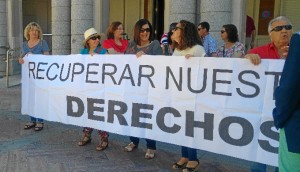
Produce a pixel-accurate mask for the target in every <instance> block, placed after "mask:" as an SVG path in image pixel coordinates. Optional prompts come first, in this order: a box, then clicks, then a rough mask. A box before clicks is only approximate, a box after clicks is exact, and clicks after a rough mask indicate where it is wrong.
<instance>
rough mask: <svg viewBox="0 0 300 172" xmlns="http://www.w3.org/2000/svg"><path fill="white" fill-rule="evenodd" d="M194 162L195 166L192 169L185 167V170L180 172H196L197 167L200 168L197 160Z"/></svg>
mask: <svg viewBox="0 0 300 172" xmlns="http://www.w3.org/2000/svg"><path fill="white" fill-rule="evenodd" d="M189 162H192V161H189ZM195 162H197V165H196V166H194V167H187V166H185V168H184V169H183V170H182V172H190V171H198V170H199V167H200V163H199V160H198V159H197V160H196V161H195Z"/></svg>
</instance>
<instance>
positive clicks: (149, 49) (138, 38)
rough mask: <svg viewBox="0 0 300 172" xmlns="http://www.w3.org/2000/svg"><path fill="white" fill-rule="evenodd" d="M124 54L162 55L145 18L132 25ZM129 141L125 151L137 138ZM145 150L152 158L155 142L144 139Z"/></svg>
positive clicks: (128, 150) (133, 145) (131, 147)
mask: <svg viewBox="0 0 300 172" xmlns="http://www.w3.org/2000/svg"><path fill="white" fill-rule="evenodd" d="M125 54H135V55H136V56H137V57H138V58H139V57H141V56H142V55H146V54H147V55H162V49H161V47H160V44H159V42H158V41H157V40H153V30H152V25H151V24H150V22H149V21H148V20H146V19H140V20H139V21H137V22H136V24H135V26H134V38H133V41H131V42H130V43H129V45H128V47H127V49H126V51H125ZM130 141H131V143H129V144H128V145H127V146H126V147H125V151H126V152H131V151H133V150H134V149H136V148H137V147H138V144H139V138H137V137H130ZM146 142H147V151H146V154H145V158H146V159H152V158H154V153H155V150H156V142H155V141H154V140H150V139H146Z"/></svg>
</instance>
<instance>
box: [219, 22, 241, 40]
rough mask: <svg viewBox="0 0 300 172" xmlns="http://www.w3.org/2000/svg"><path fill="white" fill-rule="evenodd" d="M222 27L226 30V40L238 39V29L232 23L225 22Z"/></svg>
mask: <svg viewBox="0 0 300 172" xmlns="http://www.w3.org/2000/svg"><path fill="white" fill-rule="evenodd" d="M223 28H224V29H225V31H226V32H227V37H228V41H229V42H232V43H235V42H238V41H239V36H238V30H237V28H236V26H235V25H233V24H225V25H223Z"/></svg>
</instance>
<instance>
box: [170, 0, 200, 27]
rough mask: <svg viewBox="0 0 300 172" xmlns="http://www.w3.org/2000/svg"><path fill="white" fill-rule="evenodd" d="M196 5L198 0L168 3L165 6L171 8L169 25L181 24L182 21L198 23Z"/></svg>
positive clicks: (175, 0) (174, 0) (179, 0)
mask: <svg viewBox="0 0 300 172" xmlns="http://www.w3.org/2000/svg"><path fill="white" fill-rule="evenodd" d="M196 4H197V0H184V1H182V0H170V1H166V4H165V5H166V6H169V7H168V8H169V23H173V22H179V21H180V20H188V21H190V22H192V23H196V9H197V7H196ZM168 28H169V25H168Z"/></svg>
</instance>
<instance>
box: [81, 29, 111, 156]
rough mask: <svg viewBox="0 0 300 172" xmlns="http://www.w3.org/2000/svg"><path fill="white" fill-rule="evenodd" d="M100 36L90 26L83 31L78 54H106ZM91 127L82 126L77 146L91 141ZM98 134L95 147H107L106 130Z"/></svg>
mask: <svg viewBox="0 0 300 172" xmlns="http://www.w3.org/2000/svg"><path fill="white" fill-rule="evenodd" d="M100 39H101V36H100V35H99V34H98V32H97V31H96V29H94V28H90V29H88V30H86V31H85V32H84V41H83V45H84V48H83V49H81V50H80V54H90V55H92V56H93V55H95V54H106V52H107V50H106V49H104V48H102V47H101V44H100ZM92 132H93V129H92V128H89V127H84V128H83V134H84V135H83V138H82V140H80V141H79V142H78V145H79V146H85V145H86V144H88V143H91V141H92V138H91V135H92ZM98 134H99V136H100V139H101V143H100V144H99V145H98V146H97V147H96V150H98V151H102V150H105V149H106V148H107V147H108V136H109V135H108V132H106V131H101V130H98Z"/></svg>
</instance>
